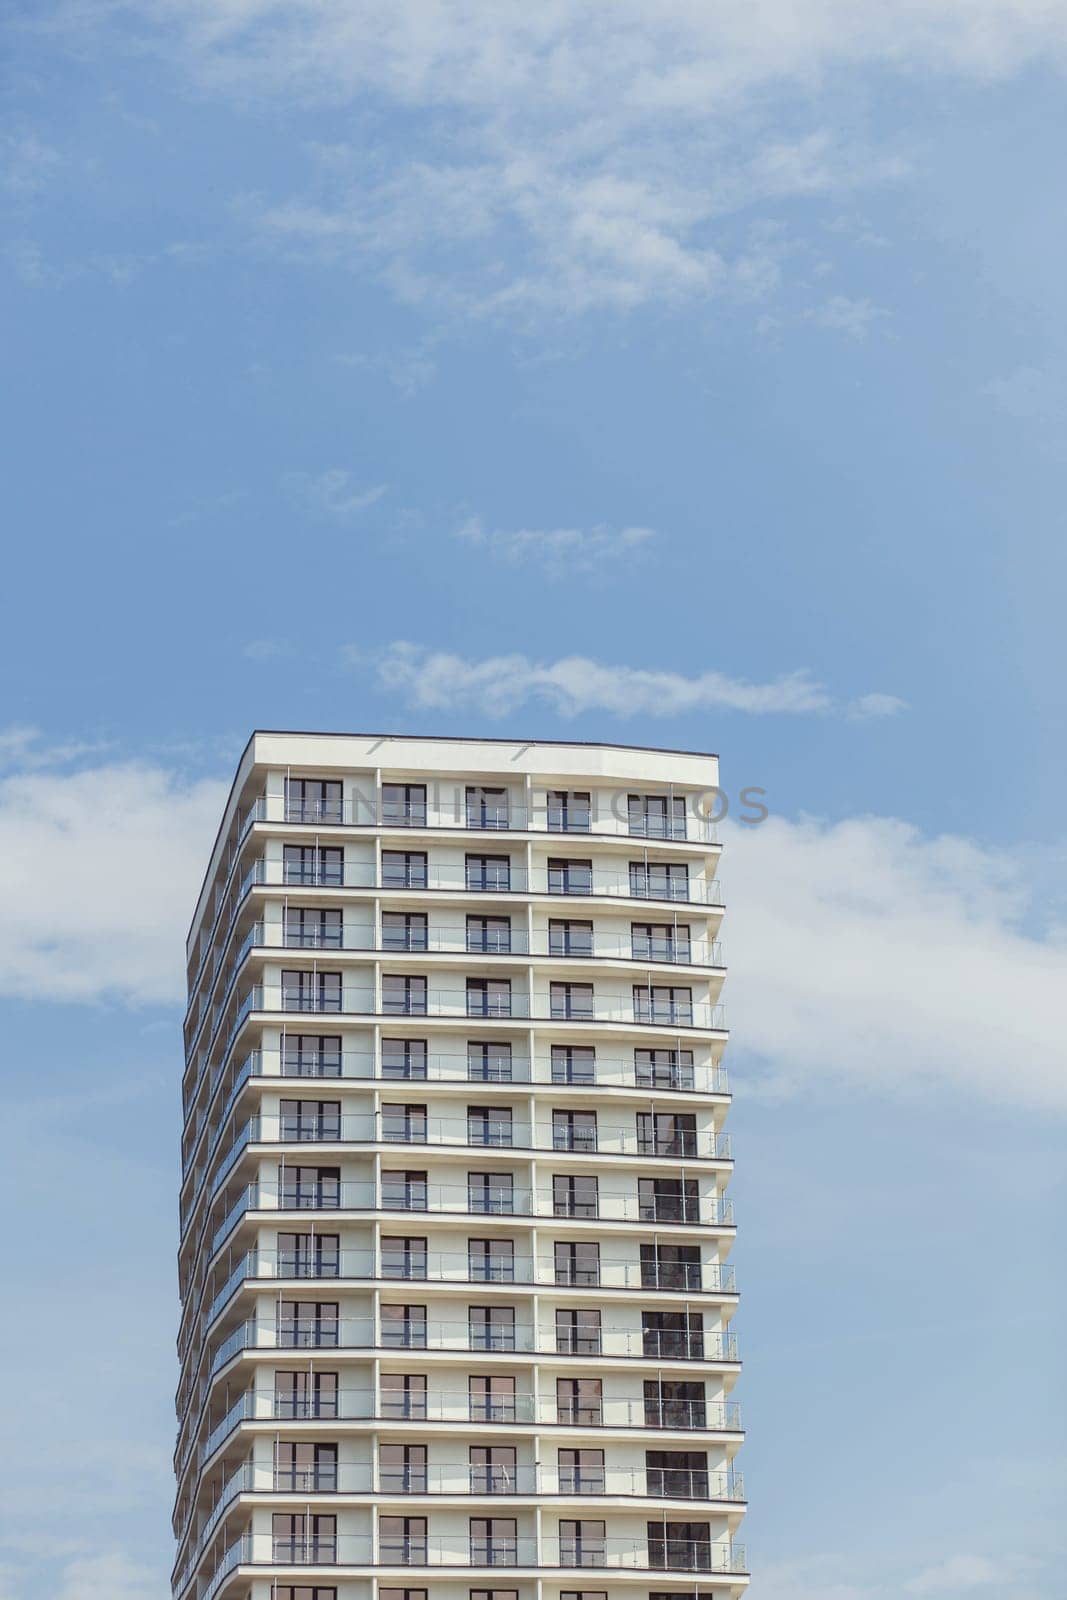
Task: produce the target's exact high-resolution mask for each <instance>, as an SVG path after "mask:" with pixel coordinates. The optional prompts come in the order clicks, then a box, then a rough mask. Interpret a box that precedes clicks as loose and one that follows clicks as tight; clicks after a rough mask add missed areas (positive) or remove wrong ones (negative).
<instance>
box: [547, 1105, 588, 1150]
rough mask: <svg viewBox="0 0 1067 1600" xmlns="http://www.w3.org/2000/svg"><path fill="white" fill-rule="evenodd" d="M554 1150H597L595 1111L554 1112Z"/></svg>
mask: <svg viewBox="0 0 1067 1600" xmlns="http://www.w3.org/2000/svg"><path fill="white" fill-rule="evenodd" d="M552 1148H553V1150H595V1149H596V1112H595V1111H553V1113H552Z"/></svg>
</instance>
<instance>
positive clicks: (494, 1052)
mask: <svg viewBox="0 0 1067 1600" xmlns="http://www.w3.org/2000/svg"><path fill="white" fill-rule="evenodd" d="M467 1076H468V1078H470V1079H471V1080H472V1082H478V1083H510V1082H511V1078H512V1060H511V1046H510V1044H494V1043H490V1042H487V1043H484V1044H483V1043H476V1042H475V1041H474V1040H471V1041H470V1042H468V1045H467Z"/></svg>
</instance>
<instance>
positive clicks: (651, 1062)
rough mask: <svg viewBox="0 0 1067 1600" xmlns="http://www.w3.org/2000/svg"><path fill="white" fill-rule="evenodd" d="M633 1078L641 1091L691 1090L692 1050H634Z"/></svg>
mask: <svg viewBox="0 0 1067 1600" xmlns="http://www.w3.org/2000/svg"><path fill="white" fill-rule="evenodd" d="M634 1078H635V1079H636V1081H637V1083H638V1086H639V1087H640V1088H642V1089H692V1088H693V1087H694V1083H695V1079H694V1075H693V1052H692V1050H635V1051H634Z"/></svg>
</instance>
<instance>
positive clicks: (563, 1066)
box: [552, 1044, 596, 1083]
mask: <svg viewBox="0 0 1067 1600" xmlns="http://www.w3.org/2000/svg"><path fill="white" fill-rule="evenodd" d="M552 1082H553V1083H595V1082H596V1051H595V1050H594V1049H593V1048H592V1046H589V1045H577V1044H575V1045H570V1044H554V1045H553V1046H552Z"/></svg>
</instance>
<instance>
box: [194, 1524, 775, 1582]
mask: <svg viewBox="0 0 1067 1600" xmlns="http://www.w3.org/2000/svg"><path fill="white" fill-rule="evenodd" d="M237 1566H300V1567H312V1566H315V1567H334V1566H336V1567H338V1568H351V1567H375V1566H377V1567H385V1568H396V1567H401V1568H405V1569H407V1568H412V1567H415V1568H419V1569H435V1568H442V1567H454V1568H460V1569H463V1570H469V1569H471V1568H474V1569H478V1568H484V1567H487V1566H494V1567H505V1568H513V1569H514V1568H532V1569H544V1570H546V1571H547V1570H555V1571H559V1570H561V1569H562V1570H565V1571H570V1570H575V1569H577V1570H588V1569H589V1568H595V1569H596V1570H598V1571H605V1572H610V1571H615V1572H619V1573H623V1572H682V1573H684V1572H708V1573H721V1574H736V1575H738V1576H745V1575H746V1574H747V1566H746V1555H745V1549H744V1546H743V1545H739V1544H731V1543H730V1542H729V1540H728V1539H719V1540H712V1539H684V1538H678V1539H674V1538H671V1537H669V1536H668V1537H666V1538H664V1539H660V1540H656V1539H648V1540H646V1539H643V1538H640V1537H634V1536H630V1537H623V1538H617V1537H613V1536H609V1537H605V1538H603V1539H596V1540H585V1541H578V1540H573V1539H567V1538H563V1539H560V1538H558V1537H553V1536H550V1535H544V1536H543V1537H542V1538H541V1541H540V1545H538V1542H537V1540H536V1539H535V1538H534V1537H533V1535H525V1534H524V1535H517V1536H516V1537H515V1538H514V1539H507V1538H497V1539H492V1540H488V1541H486V1540H470V1539H469V1538H467V1537H465V1536H464V1535H462V1534H459V1533H457V1534H455V1535H454V1536H453V1537H452V1538H438V1537H436V1536H433V1537H430V1536H426V1537H408V1538H405V1539H390V1540H382V1541H381V1542H380V1547H379V1551H378V1559H377V1561H375V1559H374V1550H373V1543H372V1539H371V1536H370V1535H369V1534H334V1535H327V1536H323V1535H321V1534H320V1535H319V1536H318V1538H309V1539H308V1540H306V1541H298V1540H279V1539H275V1538H274V1537H273V1535H271V1534H269V1533H261V1534H255V1533H250V1534H245V1535H244V1536H243V1537H242V1538H241V1539H240V1540H238V1541H237V1542H236V1543H235V1544H234V1545H232V1546H231V1547H230V1548H229V1549H228V1550H227V1551H226V1552H225V1554H224V1555H223V1556H222V1557H220V1558H219V1561H218V1564H217V1566H216V1568H215V1569H214V1573H213V1574H212V1577H211V1578H209V1579H208V1587H207V1589H206V1591H205V1595H206V1594H209V1593H210V1592H211V1584H212V1583H215V1582H218V1581H219V1577H218V1575H219V1573H226V1572H232V1571H233V1570H234V1568H235V1567H237Z"/></svg>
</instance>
